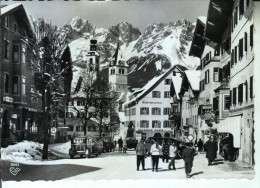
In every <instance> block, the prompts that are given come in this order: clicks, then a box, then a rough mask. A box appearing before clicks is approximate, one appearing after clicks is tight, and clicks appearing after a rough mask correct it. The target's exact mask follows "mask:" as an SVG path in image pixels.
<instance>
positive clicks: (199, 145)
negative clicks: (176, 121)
mask: <svg viewBox="0 0 260 188" xmlns="http://www.w3.org/2000/svg"><path fill="white" fill-rule="evenodd" d="M202 149H203V141H202V140H201V138H200V139H199V142H198V151H200V152H201V151H202Z"/></svg>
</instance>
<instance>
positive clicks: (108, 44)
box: [60, 17, 199, 87]
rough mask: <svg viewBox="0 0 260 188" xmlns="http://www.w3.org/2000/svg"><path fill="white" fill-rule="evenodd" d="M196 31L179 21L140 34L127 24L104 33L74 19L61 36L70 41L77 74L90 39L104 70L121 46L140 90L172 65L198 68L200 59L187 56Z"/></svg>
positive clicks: (133, 84) (148, 28) (132, 80)
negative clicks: (95, 41) (96, 46)
mask: <svg viewBox="0 0 260 188" xmlns="http://www.w3.org/2000/svg"><path fill="white" fill-rule="evenodd" d="M193 29H194V25H192V23H191V22H189V21H187V20H179V21H177V22H171V23H155V24H151V25H149V26H148V27H147V28H146V30H145V31H144V33H141V32H140V31H139V29H138V28H135V27H134V26H132V25H131V24H129V23H127V22H122V23H119V24H117V25H116V26H112V27H110V28H109V29H104V28H100V27H96V26H93V25H92V24H91V23H89V22H88V21H87V20H83V19H82V18H80V17H75V18H73V19H72V20H71V21H70V22H68V24H66V25H65V26H64V27H63V28H61V31H60V32H61V34H62V35H64V36H65V39H66V40H68V41H69V46H70V48H71V53H72V60H73V62H74V66H75V70H76V69H77V70H78V69H80V65H82V63H83V64H84V60H85V55H86V54H87V52H88V51H89V44H90V40H91V39H96V40H97V41H98V43H97V44H98V52H99V54H100V63H101V67H102V68H106V67H107V65H108V63H109V62H110V61H111V59H112V56H113V55H114V53H115V50H116V47H117V44H118V43H119V44H120V47H121V48H120V49H121V51H122V53H123V55H124V58H125V60H126V61H127V62H128V64H129V70H128V72H129V76H128V79H129V85H130V86H132V87H141V86H142V85H144V84H145V83H146V82H147V81H148V80H149V79H151V78H153V77H154V76H155V75H158V74H161V73H162V72H164V70H166V69H168V68H169V67H171V66H173V65H176V64H180V65H183V66H185V67H187V68H189V69H194V68H196V66H198V65H199V60H198V59H197V58H193V57H190V56H188V52H189V48H190V44H191V40H192V35H193ZM75 74H76V72H75ZM136 80H138V82H136Z"/></svg>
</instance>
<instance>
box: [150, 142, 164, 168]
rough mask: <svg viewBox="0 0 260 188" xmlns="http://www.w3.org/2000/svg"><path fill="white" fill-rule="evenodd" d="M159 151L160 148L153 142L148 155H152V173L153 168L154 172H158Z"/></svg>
mask: <svg viewBox="0 0 260 188" xmlns="http://www.w3.org/2000/svg"><path fill="white" fill-rule="evenodd" d="M160 149H162V146H160V145H159V144H158V143H157V142H155V141H153V145H152V146H151V149H150V153H151V155H152V171H154V167H155V170H156V172H158V165H159V157H160Z"/></svg>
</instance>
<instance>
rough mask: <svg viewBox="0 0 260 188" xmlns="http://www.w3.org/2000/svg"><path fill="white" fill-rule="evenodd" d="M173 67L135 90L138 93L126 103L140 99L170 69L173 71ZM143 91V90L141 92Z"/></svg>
mask: <svg viewBox="0 0 260 188" xmlns="http://www.w3.org/2000/svg"><path fill="white" fill-rule="evenodd" d="M172 70H173V69H172V68H170V69H168V70H167V71H165V72H164V73H163V74H161V75H159V76H157V77H154V78H153V79H151V80H150V81H149V82H148V83H147V84H146V85H145V86H144V87H142V88H141V89H140V90H137V91H135V92H134V93H138V94H137V95H136V96H135V97H134V98H133V99H132V100H130V101H128V102H126V103H124V105H127V104H130V103H131V102H134V101H136V100H138V99H139V97H141V96H142V95H143V94H144V93H145V92H147V91H148V90H149V89H150V88H151V87H152V86H154V85H155V84H156V83H157V82H158V81H159V80H160V79H161V78H162V77H164V76H165V75H166V74H167V73H168V72H169V71H172ZM140 91H141V92H140Z"/></svg>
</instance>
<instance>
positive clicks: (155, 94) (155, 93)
mask: <svg viewBox="0 0 260 188" xmlns="http://www.w3.org/2000/svg"><path fill="white" fill-rule="evenodd" d="M152 97H153V98H161V92H160V91H153V92H152ZM164 98H171V95H170V91H164Z"/></svg>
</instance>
